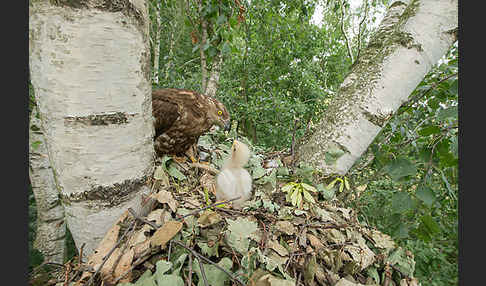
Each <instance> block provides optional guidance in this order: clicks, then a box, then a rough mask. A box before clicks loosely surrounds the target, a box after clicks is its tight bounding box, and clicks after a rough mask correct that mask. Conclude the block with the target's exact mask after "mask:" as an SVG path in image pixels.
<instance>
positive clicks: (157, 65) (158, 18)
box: [153, 0, 161, 85]
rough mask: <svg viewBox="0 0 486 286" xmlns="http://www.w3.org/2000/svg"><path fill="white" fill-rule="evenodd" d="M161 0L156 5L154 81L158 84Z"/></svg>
mask: <svg viewBox="0 0 486 286" xmlns="http://www.w3.org/2000/svg"><path fill="white" fill-rule="evenodd" d="M160 1H161V0H157V1H156V3H155V5H154V10H155V23H156V27H155V31H154V33H155V35H154V43H153V45H154V69H153V70H154V78H153V81H154V83H155V84H156V85H158V84H159V62H160Z"/></svg>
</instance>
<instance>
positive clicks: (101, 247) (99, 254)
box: [88, 211, 128, 269]
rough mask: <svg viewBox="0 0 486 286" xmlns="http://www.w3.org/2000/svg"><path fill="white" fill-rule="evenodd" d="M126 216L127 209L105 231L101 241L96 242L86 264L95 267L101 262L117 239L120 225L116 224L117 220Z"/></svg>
mask: <svg viewBox="0 0 486 286" xmlns="http://www.w3.org/2000/svg"><path fill="white" fill-rule="evenodd" d="M127 216H128V211H125V212H124V213H123V214H122V215H121V216H120V218H119V219H118V221H117V222H116V223H115V224H113V226H112V227H111V229H110V230H109V231H108V232H107V233H106V235H105V237H103V239H102V240H101V242H100V243H99V244H98V247H97V248H96V250H95V251H94V253H93V254H92V255H91V256H90V257H89V259H88V265H89V266H92V267H94V268H95V269H97V267H98V266H99V265H101V263H102V262H103V257H105V256H106V255H107V254H108V252H110V251H111V249H113V246H115V244H116V242H117V241H118V236H119V234H120V228H121V227H120V225H119V224H118V223H119V222H122V221H124V220H125V219H126V218H127Z"/></svg>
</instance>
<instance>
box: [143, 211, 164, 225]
mask: <svg viewBox="0 0 486 286" xmlns="http://www.w3.org/2000/svg"><path fill="white" fill-rule="evenodd" d="M164 213H165V210H164V209H156V210H153V211H151V212H150V213H149V214H148V215H147V220H148V221H154V222H155V224H157V225H162V224H163V223H164Z"/></svg>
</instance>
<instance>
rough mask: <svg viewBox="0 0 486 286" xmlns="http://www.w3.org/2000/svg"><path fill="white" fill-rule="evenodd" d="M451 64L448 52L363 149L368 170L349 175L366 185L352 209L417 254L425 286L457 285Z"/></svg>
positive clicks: (454, 71) (454, 63)
mask: <svg viewBox="0 0 486 286" xmlns="http://www.w3.org/2000/svg"><path fill="white" fill-rule="evenodd" d="M457 57H458V51H457V47H453V48H452V49H451V51H450V52H449V54H448V55H447V56H446V57H445V60H444V62H443V63H441V64H439V65H438V66H436V67H435V68H434V69H433V70H432V71H431V72H430V73H429V74H428V75H427V76H426V77H425V79H424V80H423V81H422V82H421V83H420V84H419V85H418V87H417V88H416V90H415V91H414V92H413V93H412V94H411V96H410V99H409V101H408V102H407V103H405V104H404V105H403V106H402V107H401V108H400V109H399V110H398V112H397V114H396V115H395V116H394V117H393V118H392V119H391V120H390V122H389V124H388V125H387V126H385V127H384V128H383V130H382V132H381V133H380V134H379V136H378V137H377V138H376V139H375V142H374V143H373V144H372V145H371V146H370V151H369V152H370V153H371V154H372V156H374V160H373V162H372V164H371V165H369V166H367V167H366V168H364V169H361V170H359V171H358V170H357V169H355V170H353V171H352V176H353V177H354V180H358V181H359V180H361V182H363V183H367V184H368V185H367V189H366V191H365V192H363V193H362V194H361V196H360V199H359V201H356V202H353V203H352V205H353V206H354V207H356V208H357V209H358V210H360V213H361V215H362V219H363V220H364V221H366V222H367V223H368V224H370V225H374V226H377V227H378V229H380V230H382V231H384V232H387V233H389V234H390V235H392V237H393V238H394V239H395V240H396V241H398V242H399V243H400V244H401V245H402V246H403V247H407V248H408V249H410V250H411V251H412V252H413V253H415V254H416V255H417V256H416V257H415V261H416V262H417V276H418V277H419V279H420V280H421V281H428V282H427V283H425V284H426V285H450V284H456V283H457V257H458V249H457V239H458V229H457V223H458V222H457V217H458V213H457V194H458V165H457V162H458V152H457V149H458V140H457V136H458V122H457V100H458V90H457ZM363 157H366V156H363ZM384 175H385V176H384ZM378 178H379V179H378ZM439 253H440V254H439ZM437 260H440V261H441V262H440V264H441V266H440V267H435V266H431V265H430V263H431V261H437ZM430 277H434V278H433V279H431V278H430ZM432 281H434V282H432ZM437 281H441V282H437ZM429 283H430V284H429Z"/></svg>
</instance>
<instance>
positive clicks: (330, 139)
mask: <svg viewBox="0 0 486 286" xmlns="http://www.w3.org/2000/svg"><path fill="white" fill-rule="evenodd" d="M457 5H458V1H457V0H411V1H410V0H407V1H394V2H393V3H392V4H391V5H390V8H389V10H388V12H387V15H386V16H385V18H384V19H383V21H382V22H381V24H380V27H379V29H378V31H377V33H376V34H375V35H374V36H373V37H372V39H371V40H370V43H369V45H368V47H367V48H366V49H364V50H363V51H362V54H361V55H360V58H359V60H358V61H357V62H356V64H355V65H354V66H353V68H352V70H351V72H350V73H349V75H348V76H347V77H346V78H345V80H344V82H343V83H342V85H341V87H340V90H339V92H338V95H337V96H336V97H335V98H334V99H333V100H332V102H331V103H330V105H329V106H330V107H329V109H328V110H327V111H326V113H325V114H323V118H322V120H321V121H320V122H319V124H318V125H317V126H316V128H315V129H314V130H313V133H312V135H310V136H309V137H307V138H305V139H304V140H303V141H302V143H301V144H300V146H299V148H298V150H297V154H296V155H297V157H296V160H297V161H299V162H307V163H308V164H310V165H311V166H313V167H315V168H318V169H320V170H322V171H323V173H324V174H340V175H343V174H345V173H346V172H347V171H348V170H349V168H350V167H351V166H352V165H353V163H354V162H355V161H356V160H357V159H358V158H359V157H360V156H361V155H362V154H363V152H364V151H365V150H366V149H367V148H368V146H369V145H370V144H371V142H372V141H373V139H374V138H375V137H376V135H377V134H378V133H379V132H380V130H381V128H382V127H383V126H384V124H385V123H386V122H387V120H388V119H389V118H390V117H391V116H392V115H393V114H394V113H395V111H396V110H397V109H398V108H399V107H400V105H401V104H402V103H404V102H405V101H406V100H407V98H408V96H409V95H410V94H411V92H412V91H413V90H414V89H415V87H416V86H417V85H418V84H419V83H420V81H422V79H423V77H424V76H425V75H426V74H427V73H428V72H429V71H430V69H431V68H432V66H433V65H434V64H436V63H437V61H438V60H439V59H440V58H441V57H442V56H443V55H444V54H445V53H446V52H447V51H448V49H449V48H450V47H451V45H452V44H453V43H454V42H455V41H456V40H457V27H458V17H457V14H458V9H457Z"/></svg>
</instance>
